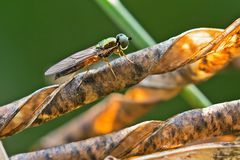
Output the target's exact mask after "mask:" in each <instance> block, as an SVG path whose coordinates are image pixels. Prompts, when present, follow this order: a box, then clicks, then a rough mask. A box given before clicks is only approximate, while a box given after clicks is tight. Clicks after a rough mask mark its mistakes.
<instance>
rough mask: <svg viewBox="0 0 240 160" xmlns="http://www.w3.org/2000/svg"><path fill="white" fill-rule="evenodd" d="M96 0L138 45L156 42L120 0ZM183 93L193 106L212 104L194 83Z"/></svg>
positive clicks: (140, 46)
mask: <svg viewBox="0 0 240 160" xmlns="http://www.w3.org/2000/svg"><path fill="white" fill-rule="evenodd" d="M96 2H97V3H98V4H99V5H100V7H101V8H102V9H103V10H104V11H105V12H106V13H107V15H108V16H109V17H110V18H111V19H112V20H113V21H114V22H115V23H116V24H117V25H118V26H119V27H120V29H121V30H123V31H124V32H126V34H128V35H130V36H131V37H133V39H134V41H133V43H134V45H135V46H136V47H138V48H145V47H148V46H152V45H154V44H156V42H155V41H154V40H153V38H152V37H151V36H150V35H149V34H148V33H147V32H146V31H145V30H144V28H143V27H142V26H141V25H140V24H139V23H138V22H137V20H136V19H135V18H134V17H133V16H132V15H131V14H130V13H129V12H128V10H127V9H126V8H125V7H124V6H123V4H122V3H121V2H120V1H119V0H96ZM181 95H182V97H183V98H184V99H185V100H186V101H187V102H188V103H189V104H190V105H191V106H192V107H198V108H200V107H206V106H209V105H210V104H211V102H210V101H209V100H208V99H207V98H206V97H205V95H204V94H203V93H202V92H201V91H200V90H199V89H198V88H197V87H196V86H195V85H192V84H191V85H188V86H186V87H185V88H184V89H183V91H182V92H181Z"/></svg>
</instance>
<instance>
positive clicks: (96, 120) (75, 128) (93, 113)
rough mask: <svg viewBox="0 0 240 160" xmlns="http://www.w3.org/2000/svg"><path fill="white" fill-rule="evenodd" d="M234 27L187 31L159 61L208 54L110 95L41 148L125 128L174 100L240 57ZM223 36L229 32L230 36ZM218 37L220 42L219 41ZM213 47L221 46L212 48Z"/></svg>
mask: <svg viewBox="0 0 240 160" xmlns="http://www.w3.org/2000/svg"><path fill="white" fill-rule="evenodd" d="M236 24H238V23H236V22H235V23H234V25H233V26H234V27H236V30H234V31H232V28H234V27H232V26H231V27H228V28H227V30H225V31H224V30H221V29H210V28H201V29H195V30H191V31H188V32H187V34H184V35H183V36H182V37H181V38H179V39H178V40H177V41H176V42H175V43H174V45H172V46H171V48H170V49H168V50H167V53H166V54H164V55H163V58H162V59H161V61H163V62H162V63H163V64H164V63H165V62H164V59H168V60H169V59H170V58H172V59H173V61H176V63H177V56H179V55H181V56H182V57H184V58H183V59H186V58H187V57H189V56H191V54H193V53H196V52H197V51H198V50H200V52H203V50H207V51H208V52H211V54H207V56H206V57H204V58H202V59H200V60H198V61H196V62H194V63H192V64H188V65H186V66H184V67H182V68H180V69H178V70H176V71H172V72H168V73H165V74H159V75H154V76H148V77H147V78H145V79H144V80H143V81H142V82H140V83H139V84H138V85H137V86H135V87H133V88H131V89H129V90H128V92H127V93H126V94H125V95H120V94H113V95H111V96H109V97H108V99H107V100H105V101H104V102H101V103H100V104H97V105H96V106H94V107H93V108H92V109H91V110H90V111H88V112H86V113H84V115H82V116H80V117H79V118H76V119H74V120H73V121H72V122H70V123H69V124H66V125H65V126H62V127H61V128H60V129H58V130H56V131H53V132H52V133H50V134H49V135H48V136H46V137H44V138H43V139H42V140H41V141H40V147H41V148H47V147H52V146H56V145H60V144H64V143H69V142H73V141H78V140H82V139H86V138H89V137H93V136H97V135H101V134H106V133H110V132H112V131H116V130H119V129H121V128H124V127H126V126H127V125H129V124H131V123H132V122H134V121H135V120H136V119H137V118H139V117H140V116H142V115H143V114H145V113H146V112H148V111H149V110H150V109H151V108H152V106H154V105H155V104H157V103H159V102H160V101H164V100H168V99H170V98H172V97H174V96H175V95H176V94H177V93H179V92H180V91H181V89H182V88H183V87H184V86H185V85H187V84H190V83H199V82H201V81H203V80H207V79H208V78H210V77H211V76H213V75H214V74H216V73H217V72H218V71H219V70H221V69H223V68H224V67H225V66H226V65H227V64H228V63H229V62H230V61H231V60H232V59H234V58H235V57H237V56H239V55H240V48H239V46H238V45H239V43H240V42H239V27H238V25H236ZM226 33H230V36H229V35H228V34H226ZM219 37H220V38H223V39H221V41H220V38H219ZM216 41H217V42H218V43H216ZM219 43H221V44H219ZM213 44H215V45H217V46H221V47H220V48H216V47H215V48H214V49H213ZM210 49H213V50H210ZM203 53H204V54H206V53H205V52H203ZM171 54H172V55H174V56H175V55H176V57H174V56H172V55H171ZM170 55H171V56H170ZM169 57H170V58H169ZM173 64H175V63H173ZM158 69H159V67H158ZM161 69H162V67H161V68H160V71H154V72H162V71H161ZM103 124H104V125H103Z"/></svg>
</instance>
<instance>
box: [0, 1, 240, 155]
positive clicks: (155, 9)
mask: <svg viewBox="0 0 240 160" xmlns="http://www.w3.org/2000/svg"><path fill="white" fill-rule="evenodd" d="M122 3H123V4H124V5H125V6H126V8H127V9H129V11H130V12H131V13H132V14H133V15H134V16H135V18H136V19H137V20H138V21H139V22H140V23H141V24H142V25H143V27H144V28H145V29H146V31H148V32H149V33H150V35H152V37H153V38H154V39H155V40H156V41H157V42H161V41H164V40H166V39H168V38H170V37H172V36H175V35H178V34H180V33H182V32H184V31H186V30H189V29H192V28H198V27H215V28H225V27H226V26H228V25H229V24H231V23H232V22H233V21H234V20H235V19H237V18H239V17H240V7H239V6H240V1H234V0H232V1H231V0H229V1H208V0H201V1H192V0H186V1H177V0H175V1H160V0H141V1H140V0H128V1H127V0H123V1H122ZM119 32H121V30H119V28H118V27H117V26H116V25H115V24H114V23H113V22H112V21H111V20H110V18H109V17H108V16H106V14H105V13H104V12H103V11H102V10H101V8H100V7H99V6H98V5H97V4H96V3H95V1H92V0H71V1H63V0H50V1H49V0H41V1H40V0H39V1H37V0H26V1H17V0H12V1H4V0H1V1H0V73H1V79H0V88H1V92H0V106H1V105H4V104H7V103H10V102H12V101H14V100H17V99H19V98H21V97H24V96H26V95H28V94H30V93H31V92H33V91H35V90H37V89H39V88H41V87H44V86H46V85H47V84H46V81H45V79H44V75H43V74H44V71H45V70H46V69H47V68H48V67H49V66H51V65H52V64H54V63H55V62H57V61H59V60H61V59H62V58H64V57H67V56H69V55H70V54H72V53H73V52H75V51H78V50H82V49H85V48H87V47H89V46H92V45H94V44H96V43H97V42H98V41H100V40H102V39H103V38H106V37H110V36H115V35H116V34H118V33H119ZM129 36H131V35H129ZM133 40H134V37H133ZM135 50H136V48H135V47H134V46H133V45H131V46H130V48H129V49H128V50H127V52H132V51H135ZM239 82H240V73H239V72H238V71H237V70H234V69H233V68H227V69H226V70H224V71H222V72H221V73H219V74H218V75H216V76H215V77H214V78H212V79H210V80H209V81H207V82H204V83H201V84H200V85H198V87H199V88H200V89H201V90H202V91H203V92H204V94H205V95H206V96H207V97H208V98H209V99H210V100H211V101H212V102H213V103H218V102H224V101H230V100H233V99H238V98H239V90H240V85H239ZM91 105H92V104H91ZM91 105H90V106H91ZM85 109H88V108H87V107H86V108H83V109H79V110H77V111H74V112H72V113H70V114H67V115H65V116H63V117H61V118H59V119H56V120H53V121H51V122H49V123H48V124H46V125H42V126H40V127H36V128H30V129H27V130H25V131H23V132H21V133H19V134H17V135H14V136H11V137H9V138H6V139H4V140H3V142H4V146H5V148H6V150H7V152H8V154H9V155H13V154H16V153H20V152H26V151H28V148H29V146H31V145H32V144H33V143H34V142H36V141H37V140H38V139H39V138H40V137H41V136H43V135H45V134H46V133H47V132H49V131H51V130H53V129H54V128H56V127H58V126H60V125H62V124H63V123H65V122H67V121H68V120H69V119H71V118H72V117H74V116H76V115H78V114H80V112H82V111H83V110H85ZM189 109H191V107H189V105H188V104H186V102H184V101H183V100H182V98H181V97H179V96H178V97H176V98H174V99H173V100H171V101H168V102H165V103H162V104H161V105H159V106H157V107H155V108H154V109H153V110H152V111H151V112H150V113H149V114H147V115H146V116H145V117H143V118H142V120H148V119H161V120H164V119H166V118H168V117H170V116H172V115H174V114H176V113H179V112H183V111H185V110H189Z"/></svg>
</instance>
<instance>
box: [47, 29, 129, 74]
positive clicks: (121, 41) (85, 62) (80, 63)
mask: <svg viewBox="0 0 240 160" xmlns="http://www.w3.org/2000/svg"><path fill="white" fill-rule="evenodd" d="M129 40H131V38H130V37H127V36H126V35H125V34H122V33H120V34H118V35H117V36H116V38H115V37H110V38H106V39H104V40H102V41H100V42H99V43H98V44H97V45H95V46H93V47H90V48H88V49H86V50H83V51H79V52H77V53H75V54H73V55H71V56H69V57H67V58H65V59H63V60H62V61H60V62H58V63H57V64H55V65H53V66H52V67H50V68H49V69H48V70H47V71H46V72H45V75H46V76H54V79H58V78H60V77H62V76H65V75H68V74H71V73H74V72H76V71H78V70H80V69H82V68H84V67H86V68H87V69H88V66H89V65H91V64H93V63H96V62H98V61H99V60H101V59H102V60H103V61H105V62H106V63H107V65H108V66H109V68H110V69H111V71H112V73H113V75H114V76H115V77H116V75H115V73H114V71H113V70H112V67H111V65H110V63H109V61H108V59H107V57H108V56H110V55H111V54H112V53H114V54H117V55H119V56H124V57H125V58H126V59H127V60H128V61H129V62H131V63H133V62H132V61H131V60H130V59H128V58H127V56H126V55H125V54H124V52H123V50H125V49H127V47H128V45H129ZM87 71H88V70H87Z"/></svg>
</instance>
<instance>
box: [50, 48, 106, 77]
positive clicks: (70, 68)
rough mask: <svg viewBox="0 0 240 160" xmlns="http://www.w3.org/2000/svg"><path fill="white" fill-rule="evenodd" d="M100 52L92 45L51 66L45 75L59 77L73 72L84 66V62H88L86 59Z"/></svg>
mask: <svg viewBox="0 0 240 160" xmlns="http://www.w3.org/2000/svg"><path fill="white" fill-rule="evenodd" d="M98 52H101V51H100V50H99V49H97V48H96V46H93V47H90V48H88V49H85V50H83V51H79V52H77V53H75V54H73V55H71V56H69V57H67V58H65V59H63V60H62V61H60V62H58V63H57V64H55V65H53V66H52V67H50V68H49V69H48V70H47V71H46V72H45V76H55V79H57V78H59V77H61V76H65V75H67V74H70V73H73V72H75V71H77V70H79V69H81V68H83V67H84V65H85V64H84V62H86V60H88V59H90V58H93V57H94V56H96V57H97V55H98V54H99V53H98Z"/></svg>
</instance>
